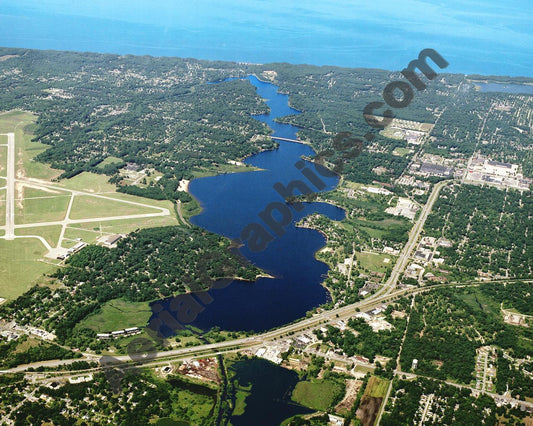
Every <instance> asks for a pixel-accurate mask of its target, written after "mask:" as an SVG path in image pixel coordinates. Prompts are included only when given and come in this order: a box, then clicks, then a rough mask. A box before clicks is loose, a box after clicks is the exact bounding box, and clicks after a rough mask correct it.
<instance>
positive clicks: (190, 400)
mask: <svg viewBox="0 0 533 426" xmlns="http://www.w3.org/2000/svg"><path fill="white" fill-rule="evenodd" d="M172 405H173V407H174V410H173V411H175V412H178V413H179V412H185V413H187V418H188V419H189V420H190V423H189V424H191V425H201V424H205V423H206V419H207V417H208V416H209V414H210V413H211V410H212V408H213V400H212V399H211V398H209V397H208V396H205V395H200V394H198V393H193V392H191V391H189V390H186V389H180V390H179V391H178V396H177V398H174V399H173V404H172Z"/></svg>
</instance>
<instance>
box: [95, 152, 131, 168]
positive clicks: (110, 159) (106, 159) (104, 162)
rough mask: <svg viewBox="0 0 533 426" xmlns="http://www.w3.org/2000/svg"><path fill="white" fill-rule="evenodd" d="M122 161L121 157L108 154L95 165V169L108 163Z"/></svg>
mask: <svg viewBox="0 0 533 426" xmlns="http://www.w3.org/2000/svg"><path fill="white" fill-rule="evenodd" d="M123 162H124V161H123V160H122V159H121V158H118V157H113V156H111V155H110V156H109V157H106V158H105V159H104V161H102V162H101V163H100V164H98V166H96V168H97V169H101V168H102V167H104V166H107V165H109V164H117V163H123Z"/></svg>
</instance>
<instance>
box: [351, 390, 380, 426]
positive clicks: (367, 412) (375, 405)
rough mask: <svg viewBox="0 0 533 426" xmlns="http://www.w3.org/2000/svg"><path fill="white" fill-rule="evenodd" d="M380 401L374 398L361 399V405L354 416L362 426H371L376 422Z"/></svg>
mask: <svg viewBox="0 0 533 426" xmlns="http://www.w3.org/2000/svg"><path fill="white" fill-rule="evenodd" d="M382 401H383V398H376V397H374V396H366V395H365V396H363V397H362V398H361V404H359V408H358V409H357V412H356V413H355V415H356V417H357V418H358V419H359V420H361V423H362V424H363V426H372V425H373V424H374V423H375V422H376V418H377V416H378V413H379V407H381V402H382Z"/></svg>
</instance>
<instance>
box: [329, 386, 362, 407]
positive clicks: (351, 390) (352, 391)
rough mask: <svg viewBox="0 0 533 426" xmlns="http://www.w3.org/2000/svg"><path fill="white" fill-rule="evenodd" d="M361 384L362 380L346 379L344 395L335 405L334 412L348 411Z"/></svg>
mask: <svg viewBox="0 0 533 426" xmlns="http://www.w3.org/2000/svg"><path fill="white" fill-rule="evenodd" d="M362 385H363V381H362V380H353V379H348V380H347V381H346V394H345V395H344V399H343V400H342V401H341V402H339V403H338V404H337V406H336V407H335V412H337V413H339V414H345V413H348V412H349V411H350V410H351V408H352V406H353V404H354V402H355V400H356V399H357V393H358V392H359V389H361V386H362Z"/></svg>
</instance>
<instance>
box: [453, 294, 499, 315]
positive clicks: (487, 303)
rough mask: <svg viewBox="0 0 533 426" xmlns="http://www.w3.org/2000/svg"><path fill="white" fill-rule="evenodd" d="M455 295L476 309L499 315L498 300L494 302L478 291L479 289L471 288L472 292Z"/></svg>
mask: <svg viewBox="0 0 533 426" xmlns="http://www.w3.org/2000/svg"><path fill="white" fill-rule="evenodd" d="M457 297H459V298H460V299H462V300H463V301H465V302H466V303H467V304H468V305H470V306H471V307H472V308H473V309H475V310H476V311H479V310H482V311H483V312H485V313H487V312H490V313H491V314H492V315H494V316H497V317H499V316H500V305H499V304H498V302H495V301H494V300H492V299H491V298H489V297H487V296H486V295H485V294H483V293H482V292H481V291H479V289H472V293H470V294H459V295H458V296H457ZM480 305H481V306H480Z"/></svg>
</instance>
